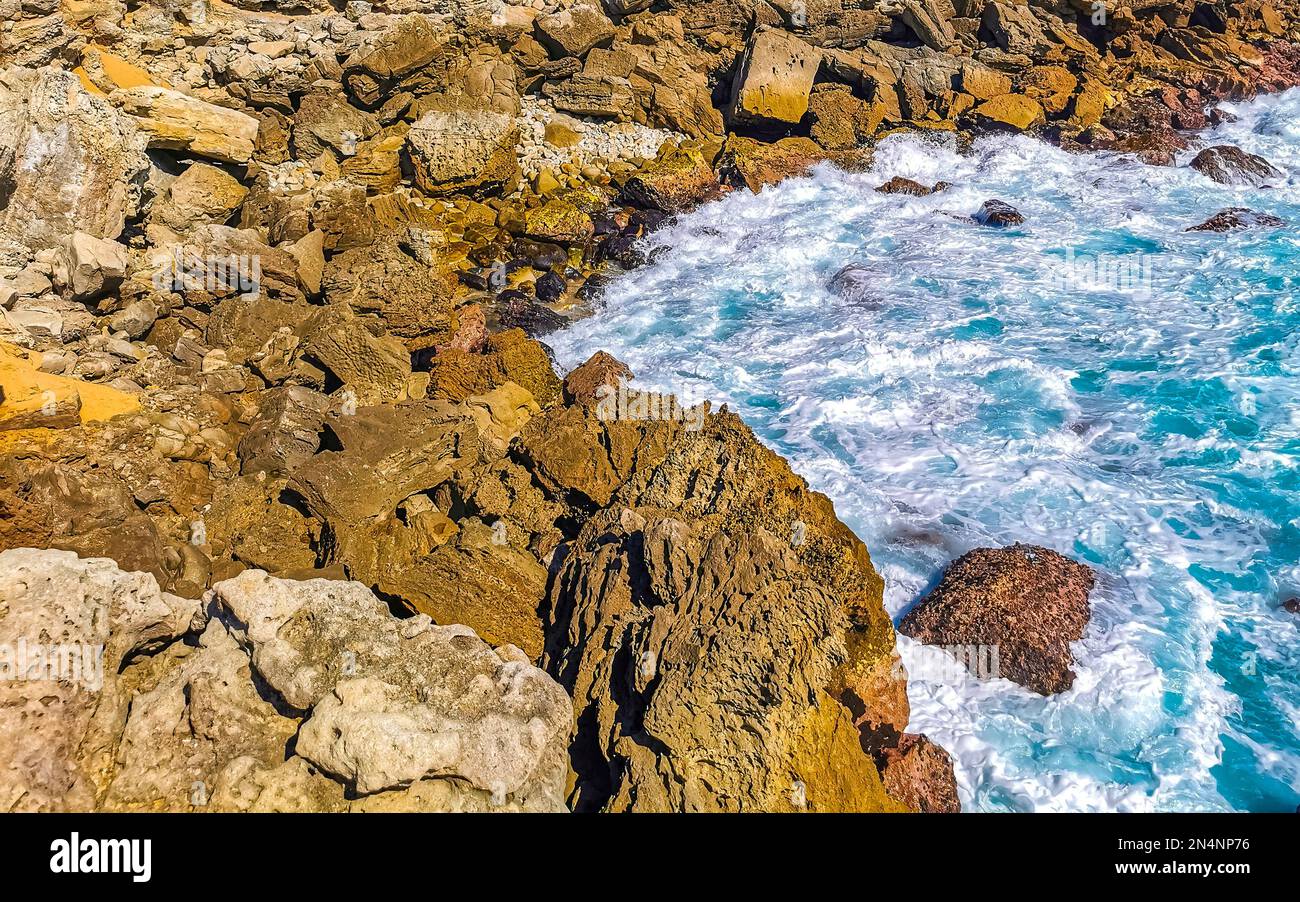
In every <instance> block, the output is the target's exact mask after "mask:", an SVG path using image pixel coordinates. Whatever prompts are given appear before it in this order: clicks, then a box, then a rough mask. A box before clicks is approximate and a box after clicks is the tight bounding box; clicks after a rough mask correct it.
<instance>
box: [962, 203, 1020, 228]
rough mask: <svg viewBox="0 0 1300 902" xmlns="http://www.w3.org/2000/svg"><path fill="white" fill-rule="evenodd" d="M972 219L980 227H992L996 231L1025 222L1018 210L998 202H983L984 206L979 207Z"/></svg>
mask: <svg viewBox="0 0 1300 902" xmlns="http://www.w3.org/2000/svg"><path fill="white" fill-rule="evenodd" d="M972 218H973V219H974V220H975V221H976V222H977V223H979V224H980V225H985V226H992V227H993V228H996V229H1002V228H1006V227H1008V226H1016V225H1021V224H1022V223H1024V222H1025V217H1024V216H1023V215H1022V214H1021V213H1020V211H1019V210H1017V209H1016V208H1015V207H1013V206H1011V204H1009V203H1006V202H1005V201H1000V200H986V201H984V206H982V207H980V208H979V212H977V213H976V214H975V215H974V216H973V217H972Z"/></svg>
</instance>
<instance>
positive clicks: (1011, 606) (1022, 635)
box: [898, 545, 1096, 695]
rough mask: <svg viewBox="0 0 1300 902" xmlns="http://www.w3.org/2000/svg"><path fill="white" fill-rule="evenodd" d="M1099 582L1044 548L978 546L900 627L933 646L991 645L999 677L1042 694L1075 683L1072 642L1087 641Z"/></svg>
mask: <svg viewBox="0 0 1300 902" xmlns="http://www.w3.org/2000/svg"><path fill="white" fill-rule="evenodd" d="M1095 581H1096V577H1095V576H1094V575H1093V572H1092V570H1091V569H1089V568H1088V567H1086V566H1084V565H1083V564H1079V563H1076V562H1075V561H1072V560H1070V559H1069V558H1067V557H1063V556H1062V555H1060V554H1057V553H1056V552H1055V551H1051V550H1049V549H1046V548H1039V547H1036V546H1030V545H1012V546H1010V547H1008V548H977V549H976V550H974V551H971V552H968V553H967V554H964V555H962V556H961V557H960V558H958V559H957V560H956V561H955V562H954V563H953V564H952V565H951V566H950V567H949V568H948V570H947V572H946V573H945V574H944V576H943V579H942V581H940V583H939V585H938V587H937V588H935V590H934V591H933V592H931V593H930V594H929V595H927V596H926V597H925V598H924V599H923V600H922V601H921V602H920V603H919V604H918V605H917V606H916V607H915V608H913V609H912V610H911V611H910V612H909V613H908V614H907V616H906V617H904V618H903V620H902V622H901V623H900V624H899V627H898V628H899V631H900V632H902V633H903V634H904V635H907V636H911V637H912V638H914V639H917V640H918V641H920V642H924V643H926V644H927V645H946V646H972V645H973V646H991V647H993V648H995V649H996V650H997V660H998V661H999V663H1000V671H1001V675H1002V676H1005V677H1006V678H1008V679H1010V680H1013V681H1015V682H1017V683H1019V684H1020V685H1022V686H1025V687H1026V688H1028V689H1032V690H1033V691H1035V692H1037V693H1039V694H1041V695H1052V694H1054V693H1057V692H1064V691H1065V690H1066V689H1069V688H1070V687H1071V686H1072V685H1073V684H1074V671H1072V670H1071V669H1070V665H1071V664H1072V663H1073V656H1072V655H1071V652H1070V643H1071V642H1076V641H1078V640H1079V639H1080V638H1082V636H1083V630H1084V627H1086V626H1087V625H1088V619H1089V617H1090V616H1091V611H1090V610H1089V607H1088V595H1089V593H1090V592H1091V591H1092V587H1093V583H1094V582H1095Z"/></svg>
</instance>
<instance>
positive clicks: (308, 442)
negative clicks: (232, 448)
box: [239, 385, 330, 476]
mask: <svg viewBox="0 0 1300 902" xmlns="http://www.w3.org/2000/svg"><path fill="white" fill-rule="evenodd" d="M329 408H330V400H329V398H327V397H325V396H324V395H322V394H320V393H319V392H315V391H312V390H311V389H309V388H305V387H304V386H301V385H289V386H285V387H283V388H275V389H271V390H270V391H268V392H267V393H266V394H265V395H264V396H263V397H262V399H261V400H260V402H259V404H258V410H257V417H256V418H255V419H254V420H253V422H252V423H251V424H250V425H249V427H248V431H247V432H246V433H244V436H243V438H241V439H240V440H239V460H240V464H241V466H240V470H239V472H241V473H243V474H249V473H263V472H264V473H270V474H271V475H274V476H282V475H289V474H291V473H292V472H293V471H294V470H295V469H297V467H298V466H299V465H300V464H302V463H303V462H305V461H307V460H308V459H310V458H311V457H312V456H313V455H314V454H315V453H316V452H317V451H318V450H319V449H320V433H321V428H322V427H323V426H324V425H325V416H326V414H327V413H328V412H329Z"/></svg>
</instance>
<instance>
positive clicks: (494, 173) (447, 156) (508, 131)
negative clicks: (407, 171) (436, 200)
mask: <svg viewBox="0 0 1300 902" xmlns="http://www.w3.org/2000/svg"><path fill="white" fill-rule="evenodd" d="M518 144H519V127H518V125H517V124H516V123H515V121H514V119H513V118H512V117H510V116H505V115H502V114H500V113H491V112H481V111H477V112H476V111H466V112H453V113H443V112H437V111H434V112H431V113H426V114H425V115H424V116H422V117H420V119H419V121H418V122H416V123H415V124H414V125H413V126H411V130H410V132H409V133H408V134H407V137H406V147H407V153H408V155H409V158H410V161H411V166H412V168H413V170H414V178H415V184H416V185H417V186H418V187H419V188H420V190H421V191H424V192H425V193H426V194H433V195H441V194H452V193H456V192H462V191H466V192H470V193H473V194H476V195H481V194H484V193H487V192H490V191H491V192H496V191H506V192H508V191H509V190H510V189H511V188H512V187H513V185H514V184H515V183H516V182H517V181H518V179H519V158H518V156H517V154H516V146H517V145H518Z"/></svg>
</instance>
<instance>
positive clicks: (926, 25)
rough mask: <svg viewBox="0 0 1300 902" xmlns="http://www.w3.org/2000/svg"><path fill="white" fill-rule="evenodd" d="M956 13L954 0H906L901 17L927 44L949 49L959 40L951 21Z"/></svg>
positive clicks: (922, 41) (934, 47)
mask: <svg viewBox="0 0 1300 902" xmlns="http://www.w3.org/2000/svg"><path fill="white" fill-rule="evenodd" d="M956 14H957V11H956V9H955V8H954V7H953V4H952V0H904V2H903V11H902V13H901V14H900V16H899V18H901V19H902V20H903V24H905V25H906V26H907V27H908V28H910V29H912V32H913V34H915V35H916V36H917V37H918V38H920V40H921V43H923V44H925V46H927V47H930V48H933V49H934V50H947V49H948V48H949V47H951V46H952V45H953V44H954V43H955V42H956V40H957V33H956V32H955V31H953V28H952V25H951V23H950V20H951V19H952V18H953V17H954V16H955V15H956Z"/></svg>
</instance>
